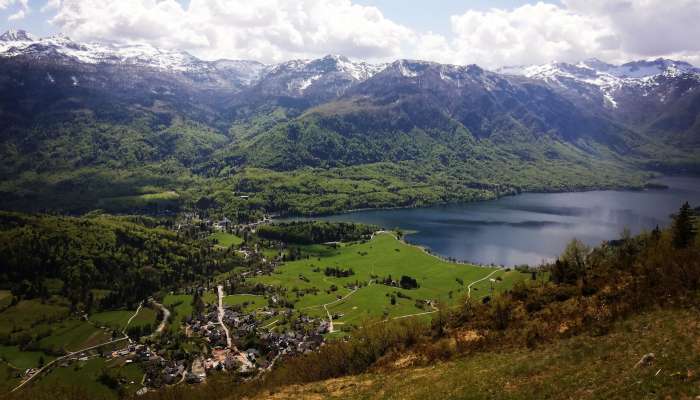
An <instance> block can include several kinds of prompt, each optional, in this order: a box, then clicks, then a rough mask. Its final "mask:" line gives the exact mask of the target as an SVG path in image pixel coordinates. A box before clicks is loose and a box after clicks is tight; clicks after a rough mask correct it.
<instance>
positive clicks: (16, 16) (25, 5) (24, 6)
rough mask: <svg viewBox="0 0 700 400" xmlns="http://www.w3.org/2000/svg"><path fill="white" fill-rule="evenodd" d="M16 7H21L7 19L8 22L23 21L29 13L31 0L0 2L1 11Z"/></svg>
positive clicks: (6, 0)
mask: <svg viewBox="0 0 700 400" xmlns="http://www.w3.org/2000/svg"><path fill="white" fill-rule="evenodd" d="M14 6H19V9H18V10H17V11H16V12H14V13H13V14H11V15H10V16H9V17H7V20H8V21H16V20H20V19H23V18H24V17H26V16H27V14H28V13H29V0H0V10H6V9H8V8H10V7H14Z"/></svg>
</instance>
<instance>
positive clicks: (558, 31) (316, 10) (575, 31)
mask: <svg viewBox="0 0 700 400" xmlns="http://www.w3.org/2000/svg"><path fill="white" fill-rule="evenodd" d="M15 3H25V4H26V0H0V9H2V7H3V4H15ZM437 6H439V5H436V7H437ZM6 7H7V6H6ZM42 11H43V12H47V11H52V12H55V16H54V17H53V18H52V19H51V22H52V23H53V24H54V25H55V26H56V27H57V28H58V29H60V30H61V31H63V32H64V33H66V34H68V35H70V36H72V37H74V38H76V39H80V40H100V39H108V40H114V41H119V42H148V43H150V44H153V45H155V46H159V47H165V48H174V49H182V50H187V51H189V52H191V53H193V54H195V55H197V56H199V57H202V58H205V59H215V58H235V59H255V60H260V61H264V62H276V61H281V60H287V59H292V58H307V57H318V56H322V55H324V54H328V53H339V54H345V55H347V56H350V57H354V58H361V59H367V60H382V61H385V60H392V59H395V58H422V59H428V60H435V61H440V62H449V63H455V64H470V63H476V64H479V65H482V66H485V67H488V68H494V67H498V66H502V65H515V64H532V63H545V62H549V61H553V60H557V61H577V60H581V59H584V58H589V57H598V58H600V59H603V60H607V61H611V62H625V61H628V60H631V59H639V58H651V57H660V56H663V57H672V58H679V59H685V60H688V61H691V62H695V63H698V62H700V41H699V40H697V38H698V37H700V23H697V21H699V20H700V0H673V4H672V5H671V4H669V1H668V0H561V3H558V4H550V3H543V2H538V3H535V4H527V5H523V6H521V7H517V8H513V9H496V8H493V9H489V10H485V11H475V10H466V11H465V12H464V13H462V14H459V15H453V16H452V17H451V18H450V20H449V21H445V23H449V24H450V27H451V31H452V33H451V34H450V35H439V34H435V33H432V32H417V31H415V30H412V29H410V28H409V27H406V26H403V25H401V24H399V23H397V22H395V21H392V20H391V19H389V18H387V17H386V16H384V15H383V14H382V13H381V11H380V10H379V9H378V8H376V7H369V6H362V5H358V4H354V3H353V0H294V1H291V0H190V2H189V5H187V6H183V5H182V4H181V2H179V1H176V0H119V1H114V0H90V1H85V0H47V3H46V5H45V6H44V7H42ZM426 18H429V17H428V16H426Z"/></svg>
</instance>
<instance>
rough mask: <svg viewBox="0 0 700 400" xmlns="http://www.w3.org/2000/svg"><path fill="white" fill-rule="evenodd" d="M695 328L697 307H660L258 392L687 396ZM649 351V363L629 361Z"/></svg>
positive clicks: (699, 365)
mask: <svg viewBox="0 0 700 400" xmlns="http://www.w3.org/2000/svg"><path fill="white" fill-rule="evenodd" d="M698 329H700V320H698V318H697V310H660V311H654V312H652V313H648V314H644V315H641V316H636V317H633V318H632V319H629V320H627V321H622V322H619V323H617V324H616V326H615V328H614V329H613V330H612V331H611V332H610V333H609V334H608V335H605V336H590V335H581V336H578V337H574V338H571V339H566V340H561V341H558V342H555V343H550V344H545V345H542V346H541V347H538V348H536V349H534V350H528V349H525V348H523V349H519V348H516V349H510V348H507V349H506V350H503V351H497V352H481V353H475V354H472V355H469V356H466V357H463V358H459V359H456V360H453V361H448V362H438V363H435V364H431V365H429V366H419V367H407V368H401V367H399V366H396V365H394V366H390V367H388V368H384V369H382V370H380V371H375V372H374V373H369V374H364V375H359V376H350V377H346V378H339V379H332V380H328V381H322V382H318V383H312V384H308V385H301V386H291V387H286V388H283V389H282V390H281V391H277V392H274V393H264V394H262V395H261V396H259V397H258V398H260V399H263V398H264V399H280V400H281V399H287V398H294V399H350V400H354V399H407V400H411V399H416V400H418V399H420V400H424V399H425V400H433V399H434V400H438V399H440V400H443V399H445V400H452V399H454V400H457V399H459V400H463V399H513V400H518V399H523V400H525V399H553V400H558V399H561V400H564V399H695V398H698V397H696V396H700V376H699V375H700V374H699V372H700V341H699V340H698V336H697V332H698ZM670 338H672V339H670ZM652 352H653V353H655V354H656V359H655V360H654V362H653V363H652V365H649V366H642V367H635V365H636V364H637V362H638V361H639V360H640V358H641V357H642V356H643V355H644V354H647V353H652Z"/></svg>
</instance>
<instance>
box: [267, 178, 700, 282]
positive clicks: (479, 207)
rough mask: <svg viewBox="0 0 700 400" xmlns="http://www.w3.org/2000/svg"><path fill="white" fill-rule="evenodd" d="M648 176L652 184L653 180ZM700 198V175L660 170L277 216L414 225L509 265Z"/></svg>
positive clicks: (428, 240) (429, 239)
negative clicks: (628, 179)
mask: <svg viewBox="0 0 700 400" xmlns="http://www.w3.org/2000/svg"><path fill="white" fill-rule="evenodd" d="M649 183H653V184H652V185H649ZM684 201H690V202H691V203H692V204H698V205H700V178H698V177H684V176H681V177H678V176H673V177H657V178H654V180H652V181H651V182H647V184H646V185H645V186H644V187H625V188H620V187H617V188H614V189H600V188H595V189H590V190H577V191H548V192H522V193H519V195H509V196H501V197H499V198H494V199H492V200H488V201H486V200H480V201H471V202H450V203H442V204H434V205H429V206H408V207H386V208H369V209H362V210H346V211H344V212H338V213H332V214H325V215H314V216H296V217H284V218H277V219H275V221H274V222H277V221H280V222H282V221H293V220H321V221H324V220H325V221H346V222H355V223H364V224H369V225H377V226H380V227H381V228H383V229H385V230H396V229H399V230H402V231H413V232H411V233H407V234H406V235H404V237H403V240H404V242H406V243H407V244H411V245H415V246H419V247H421V248H423V249H424V250H425V251H426V252H427V253H429V254H433V255H435V256H436V257H439V258H441V259H443V260H445V261H452V260H460V261H459V262H460V263H466V264H474V265H481V266H496V267H497V266H502V267H505V268H508V267H514V266H516V265H521V264H527V265H531V266H536V265H541V264H542V263H549V262H551V261H552V260H554V259H556V257H557V256H558V255H559V254H561V252H562V251H563V250H564V248H565V247H566V244H567V243H568V242H569V241H570V240H571V239H574V238H577V239H579V240H582V241H583V242H584V243H586V244H587V245H590V246H595V245H599V244H600V243H601V242H604V241H609V240H614V239H617V238H619V235H620V233H621V232H622V231H623V230H624V229H625V228H629V229H630V230H631V231H632V232H634V233H639V232H641V231H643V230H650V229H653V228H654V226H656V225H660V226H664V225H667V224H668V223H669V222H670V215H671V214H672V213H673V212H676V211H677V210H678V207H680V205H681V204H682V203H683V202H684Z"/></svg>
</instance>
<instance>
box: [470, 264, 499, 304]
mask: <svg viewBox="0 0 700 400" xmlns="http://www.w3.org/2000/svg"><path fill="white" fill-rule="evenodd" d="M500 271H502V270H501V269H497V270H495V271H493V272H491V273H490V274H488V275H486V276H485V277H483V278H481V279H479V280H478V281H474V282H472V283H470V284H469V286H467V297H468V298H470V299H471V298H472V285H474V284H475V283H479V282H481V281H485V280H486V279H488V278H490V277H491V275H493V274H495V273H496V272H500Z"/></svg>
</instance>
